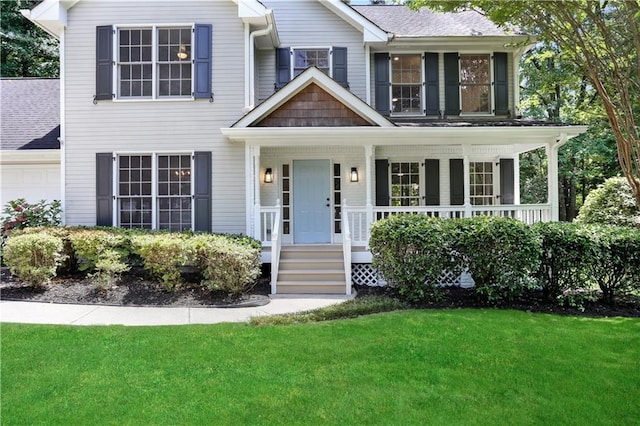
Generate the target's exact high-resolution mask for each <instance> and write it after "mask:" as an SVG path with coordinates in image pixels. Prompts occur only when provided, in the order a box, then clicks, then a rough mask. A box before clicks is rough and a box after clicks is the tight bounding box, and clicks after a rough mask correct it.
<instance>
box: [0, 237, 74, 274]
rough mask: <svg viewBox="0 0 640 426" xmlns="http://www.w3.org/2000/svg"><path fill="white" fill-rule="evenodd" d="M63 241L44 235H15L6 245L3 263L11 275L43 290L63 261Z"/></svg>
mask: <svg viewBox="0 0 640 426" xmlns="http://www.w3.org/2000/svg"><path fill="white" fill-rule="evenodd" d="M63 249H64V243H63V241H62V239H61V238H59V237H56V236H53V235H49V234H46V233H42V234H25V235H15V236H13V237H11V238H9V240H8V241H7V242H6V244H5V247H4V261H5V262H6V264H7V266H8V267H9V270H10V271H11V273H12V274H14V275H16V276H17V277H18V278H19V279H20V281H22V282H24V283H25V284H28V285H30V286H33V287H42V286H44V285H45V284H47V283H48V282H49V281H51V279H52V278H53V277H55V276H56V269H57V268H58V266H59V265H60V263H61V262H62V260H63V259H64V257H65V255H64V252H63Z"/></svg>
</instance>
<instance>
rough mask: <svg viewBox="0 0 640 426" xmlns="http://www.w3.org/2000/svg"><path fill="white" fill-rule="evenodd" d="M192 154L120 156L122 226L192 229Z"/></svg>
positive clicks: (118, 204) (118, 166)
mask: <svg viewBox="0 0 640 426" xmlns="http://www.w3.org/2000/svg"><path fill="white" fill-rule="evenodd" d="M191 157H192V156H191V154H143V155H119V156H118V161H117V168H118V170H117V176H118V184H117V186H116V187H117V189H118V195H117V206H116V208H117V211H118V225H119V226H121V227H123V228H148V229H151V228H154V229H169V230H172V231H184V230H187V229H192V206H191V200H192V193H193V191H192V187H193V185H192V178H191V170H192V168H193V166H192V158H191Z"/></svg>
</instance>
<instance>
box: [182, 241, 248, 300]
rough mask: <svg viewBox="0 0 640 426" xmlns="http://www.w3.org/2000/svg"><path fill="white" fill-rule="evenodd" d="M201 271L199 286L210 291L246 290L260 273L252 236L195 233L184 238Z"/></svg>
mask: <svg viewBox="0 0 640 426" xmlns="http://www.w3.org/2000/svg"><path fill="white" fill-rule="evenodd" d="M187 244H188V246H189V247H190V250H193V253H195V257H196V266H197V267H199V268H200V269H201V270H202V275H203V277H204V279H203V281H202V285H204V286H205V287H206V288H207V289H209V290H210V291H214V290H217V291H224V292H226V293H228V294H229V295H231V296H239V295H241V294H243V293H246V292H247V291H249V290H250V289H251V288H252V287H253V286H254V285H255V282H256V279H257V278H258V276H259V275H260V249H259V248H256V246H255V243H254V242H253V239H245V240H244V243H243V240H242V239H234V238H228V237H224V236H220V235H205V234H202V235H196V236H194V237H192V238H189V239H188V240H187Z"/></svg>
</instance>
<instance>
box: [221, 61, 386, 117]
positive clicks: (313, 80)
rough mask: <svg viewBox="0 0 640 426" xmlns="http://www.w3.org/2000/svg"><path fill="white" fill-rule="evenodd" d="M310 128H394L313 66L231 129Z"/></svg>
mask: <svg viewBox="0 0 640 426" xmlns="http://www.w3.org/2000/svg"><path fill="white" fill-rule="evenodd" d="M309 123H315V124H309ZM310 125H312V126H313V125H315V126H322V127H343V126H377V127H393V126H394V124H393V123H391V122H390V121H389V120H387V119H386V118H385V117H383V116H382V115H380V114H379V113H378V112H377V111H376V110H374V109H373V108H371V106H369V105H367V104H366V103H365V102H364V101H362V100H361V99H360V98H358V97H357V96H356V95H354V94H353V93H351V92H349V91H348V90H347V89H345V88H343V87H342V86H340V85H339V84H338V83H336V82H335V81H334V80H333V79H332V78H331V77H329V76H327V75H326V74H325V73H323V72H322V71H320V70H319V69H317V68H315V67H312V68H308V69H307V70H305V71H304V72H303V73H301V74H300V75H299V76H297V77H296V78H294V79H293V80H291V81H290V82H289V83H288V84H287V85H286V86H284V87H283V88H282V89H280V90H279V91H277V92H276V93H274V94H273V95H272V96H271V97H269V98H268V99H267V100H265V101H264V102H263V103H261V104H260V105H258V106H257V107H256V108H254V109H253V110H252V111H251V112H249V113H248V114H247V115H245V116H244V117H242V118H241V119H240V120H238V121H237V122H236V123H235V124H233V126H231V127H236V128H238V127H240V128H242V127H266V126H269V127H285V126H287V127H307V126H310Z"/></svg>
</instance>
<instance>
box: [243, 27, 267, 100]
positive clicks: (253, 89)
mask: <svg viewBox="0 0 640 426" xmlns="http://www.w3.org/2000/svg"><path fill="white" fill-rule="evenodd" d="M267 19H268V18H267ZM245 25H247V28H248V24H245ZM272 30H273V24H271V23H269V25H267V28H265V29H263V30H256V31H254V32H252V33H251V34H250V35H249V49H248V52H247V55H248V61H247V63H248V64H249V80H248V84H249V88H248V89H249V90H248V93H249V99H248V101H249V103H248V104H247V105H245V109H246V110H247V111H251V110H252V109H253V108H255V106H256V87H255V55H254V48H255V39H256V37H262V36H264V35H267V34H269V33H271V31H272Z"/></svg>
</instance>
